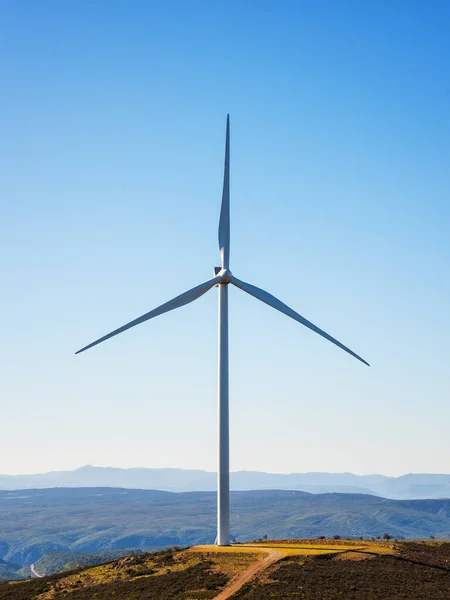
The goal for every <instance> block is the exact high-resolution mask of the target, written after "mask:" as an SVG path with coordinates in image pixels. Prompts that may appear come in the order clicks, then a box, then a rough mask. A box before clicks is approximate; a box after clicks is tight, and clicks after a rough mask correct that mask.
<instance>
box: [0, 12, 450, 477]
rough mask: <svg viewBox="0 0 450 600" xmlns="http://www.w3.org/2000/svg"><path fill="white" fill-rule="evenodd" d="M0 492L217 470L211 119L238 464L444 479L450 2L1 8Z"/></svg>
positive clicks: (449, 352)
mask: <svg viewBox="0 0 450 600" xmlns="http://www.w3.org/2000/svg"><path fill="white" fill-rule="evenodd" d="M0 23H1V25H0V48H1V51H0V68H1V81H2V93H1V97H0V105H1V108H2V110H1V111H0V130H1V132H2V134H1V136H0V160H1V164H2V166H3V168H2V177H1V179H0V198H1V211H2V213H1V214H2V218H1V219H0V246H1V253H0V256H1V259H0V260H1V263H2V269H1V271H2V284H3V285H2V290H3V291H2V294H1V295H0V314H1V335H2V344H1V347H0V396H1V405H2V420H1V425H0V433H1V435H0V472H2V473H19V472H21V473H26V472H37V471H47V470H51V469H71V468H75V467H77V466H80V465H82V464H87V463H90V464H96V465H110V466H121V467H127V466H148V467H184V468H205V469H209V470H214V469H215V463H216V454H215V448H216V378H217V375H216V369H217V364H216V363H217V355H216V352H217V350H216V344H217V298H216V291H215V290H213V291H212V292H210V293H209V294H207V295H206V296H205V297H204V298H202V299H200V300H199V301H198V302H196V303H194V304H191V305H189V306H187V307H184V308H182V309H180V310H178V311H175V312H172V313H169V314H167V315H164V316H162V317H160V318H158V319H156V320H154V321H152V322H150V323H147V324H144V325H142V326H140V327H139V328H136V329H133V330H131V331H129V332H127V333H125V334H123V335H122V336H120V337H117V338H114V339H113V340H110V341H109V342H107V343H105V344H103V345H101V346H99V347H97V348H94V349H92V350H90V351H89V352H87V353H85V354H82V355H80V356H76V357H75V356H74V354H73V353H74V352H75V351H76V350H77V349H79V348H80V347H81V346H84V345H85V344H87V343H89V342H90V341H92V340H94V339H96V338H97V337H99V336H100V335H102V334H104V333H107V332H108V331H110V330H112V329H114V328H116V327H117V326H120V325H121V324H123V323H125V322H127V321H129V320H131V319H132V318H135V317H137V316H139V315H140V314H142V313H144V312H147V311H148V310H150V309H151V308H153V307H155V306H157V305H159V304H161V303H162V302H164V301H166V300H168V299H170V298H171V297H173V296H175V295H177V294H179V293H181V292H182V291H184V290H185V289H187V288H190V287H193V286H194V285H197V284H198V283H200V282H202V281H204V280H205V279H208V278H209V277H210V276H211V274H212V269H213V267H214V266H215V265H217V264H219V253H218V246H217V224H218V217H219V210H220V198H221V187H222V177H223V153H224V141H225V119H226V114H227V113H228V112H229V113H230V114H231V218H232V223H231V227H232V229H231V243H232V248H231V268H232V270H233V272H235V273H236V275H237V276H238V277H240V278H242V279H244V280H245V281H250V282H251V283H254V284H255V285H258V286H260V287H263V288H265V289H267V290H268V291H270V292H271V293H273V294H275V295H276V296H278V297H279V298H280V299H282V300H283V301H284V302H286V303H287V304H289V305H291V306H292V307H293V308H294V309H296V310H298V311H299V312H300V313H301V314H303V315H304V316H305V317H307V318H308V319H310V320H312V321H313V322H315V323H316V324H317V325H319V326H320V327H322V328H324V329H325V330H326V331H328V332H329V333H330V334H331V335H333V336H335V337H337V338H338V339H339V340H341V341H342V342H343V343H344V344H346V345H348V346H349V347H350V348H352V349H353V350H354V351H355V352H357V353H359V354H361V355H362V356H363V357H364V358H366V359H367V360H368V361H369V362H370V363H371V364H372V367H371V368H370V369H367V368H366V367H364V366H363V365H361V364H360V363H359V362H357V361H356V360H354V359H352V358H351V357H349V356H348V355H346V354H345V353H344V352H342V351H340V350H338V349H337V348H335V347H334V346H332V345H331V344H329V343H327V342H326V341H325V340H323V339H321V338H319V337H318V336H315V335H314V334H313V333H311V332H310V331H308V330H306V329H305V328H302V327H301V326H300V325H298V324H297V323H295V322H294V321H291V320H289V319H288V318H287V317H285V316H283V315H281V314H279V313H277V312H275V311H273V310H271V309H270V308H268V307H267V306H265V305H263V304H260V303H258V302H257V301H256V300H254V299H253V298H250V297H249V296H246V295H244V294H243V293H241V292H240V291H239V290H237V289H232V290H231V293H230V311H231V312H230V327H231V331H230V334H231V444H232V446H231V448H232V455H231V467H232V469H233V470H238V469H248V470H265V471H273V472H291V471H353V472H356V473H374V472H379V473H384V474H387V475H399V474H402V473H406V472H450V462H449V456H450V436H449V435H448V423H449V421H450V404H449V398H450V383H449V364H450V335H449V334H450V316H449V306H450V278H449V264H450V236H449V231H450V198H449V190H450V169H449V166H448V165H449V161H450V117H449V115H450V70H449V63H450V38H449V36H448V27H449V23H450V4H448V2H440V1H433V2H431V3H429V2H424V1H423V2H422V1H414V2H403V1H400V0H399V1H396V2H395V3H393V2H374V1H373V2H372V1H371V2H364V3H361V2H356V1H355V2H353V1H349V0H343V1H342V2H334V1H331V0H329V1H318V2H312V1H311V2H309V1H302V2H297V1H295V2H293V1H292V2H290V1H288V0H285V1H283V2H274V1H270V2H269V1H261V2H241V1H239V2H238V1H234V0H232V1H229V2H222V1H217V2H206V1H205V2H203V1H199V0H194V1H193V2H189V3H188V2H181V1H180V2H177V1H170V2H157V1H152V2H138V1H132V2H128V3H124V2H114V1H108V2H106V1H103V0H102V1H96V2H59V1H56V0H55V1H53V2H51V1H47V0H42V1H41V2H39V3H38V2H31V0H30V1H26V2H25V1H23V0H16V1H14V2H13V1H7V2H4V3H2V4H1V6H0Z"/></svg>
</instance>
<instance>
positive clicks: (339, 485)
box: [0, 465, 450, 500]
mask: <svg viewBox="0 0 450 600" xmlns="http://www.w3.org/2000/svg"><path fill="white" fill-rule="evenodd" d="M53 487H122V488H130V489H143V490H162V491H168V492H189V491H214V490H215V489H216V474H215V473H212V472H209V471H200V470H188V469H147V468H130V469H118V468H114V467H92V466H89V465H88V466H85V467H80V468H79V469H75V470H74V471H51V472H49V473H39V474H35V475H0V490H18V489H42V488H53ZM231 488H232V489H233V490H236V491H239V490H242V491H244V490H266V489H280V490H283V489H284V490H301V491H305V492H310V493H313V494H321V493H331V492H339V493H351V494H358V493H359V494H374V495H375V496H382V497H383V498H392V499H397V500H402V499H409V498H410V499H427V498H450V475H447V474H426V473H425V474H420V473H411V474H408V475H401V476H400V477H386V476H384V475H354V474H353V473H290V474H277V473H263V472H258V471H237V472H235V473H231Z"/></svg>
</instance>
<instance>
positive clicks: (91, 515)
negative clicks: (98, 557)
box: [0, 488, 450, 567]
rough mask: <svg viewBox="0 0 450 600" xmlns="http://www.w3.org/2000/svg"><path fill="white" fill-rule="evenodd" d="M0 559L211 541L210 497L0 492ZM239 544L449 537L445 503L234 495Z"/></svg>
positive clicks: (21, 560)
mask: <svg viewBox="0 0 450 600" xmlns="http://www.w3.org/2000/svg"><path fill="white" fill-rule="evenodd" d="M0 522H1V529H0V559H3V560H4V561H6V562H7V563H13V564H16V565H18V566H19V567H24V566H27V565H30V564H32V563H36V562H37V561H38V560H39V559H40V558H41V557H43V556H44V555H45V554H48V553H55V552H56V553H65V552H77V553H91V552H104V551H105V550H119V551H123V550H125V549H138V548H141V549H142V548H145V549H147V548H164V547H168V546H175V545H177V546H190V545H193V544H204V543H212V542H213V541H214V539H215V530H216V496H215V494H214V493H213V492H190V493H183V494H175V493H170V492H157V491H148V490H124V489H114V488H57V489H51V490H22V491H16V492H5V491H3V492H0ZM231 527H232V537H235V538H237V540H238V541H241V540H245V539H247V540H248V539H256V538H260V537H263V536H264V534H267V535H268V537H269V538H272V539H281V538H294V537H295V538H304V537H317V536H319V535H325V536H327V537H331V536H333V535H340V536H341V537H353V538H358V537H360V536H363V537H372V536H382V535H383V534H384V533H385V532H388V533H390V534H391V535H392V536H393V537H394V538H399V539H404V538H416V539H419V538H426V539H428V538H429V537H430V535H433V536H436V538H439V539H450V500H386V499H383V498H378V497H376V496H370V495H363V494H320V495H313V494H307V493H305V492H295V491H291V492H287V491H252V492H232V494H231Z"/></svg>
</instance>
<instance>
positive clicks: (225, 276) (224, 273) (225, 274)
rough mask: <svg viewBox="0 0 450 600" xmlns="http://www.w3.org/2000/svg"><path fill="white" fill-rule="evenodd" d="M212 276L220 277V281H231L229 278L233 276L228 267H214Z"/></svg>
mask: <svg viewBox="0 0 450 600" xmlns="http://www.w3.org/2000/svg"><path fill="white" fill-rule="evenodd" d="M214 277H220V281H219V283H218V284H217V285H219V284H220V283H231V278H232V277H233V275H232V273H231V271H230V269H224V268H223V267H214Z"/></svg>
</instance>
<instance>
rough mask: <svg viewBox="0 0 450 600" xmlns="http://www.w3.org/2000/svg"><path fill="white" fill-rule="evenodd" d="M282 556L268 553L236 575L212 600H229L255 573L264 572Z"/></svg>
mask: <svg viewBox="0 0 450 600" xmlns="http://www.w3.org/2000/svg"><path fill="white" fill-rule="evenodd" d="M283 556H285V554H284V553H283V552H279V551H278V550H273V551H272V552H269V554H268V555H267V556H266V557H265V558H263V559H261V560H258V562H256V563H254V564H252V565H250V567H249V568H248V569H247V570H246V571H244V572H243V573H241V574H240V575H238V576H237V577H236V579H233V581H232V582H231V583H230V585H228V586H227V587H226V588H225V589H224V590H222V591H221V592H220V594H219V595H218V596H216V597H215V598H214V600H228V598H231V596H232V595H233V594H235V593H236V592H237V591H238V590H239V589H240V588H241V587H242V586H243V585H244V583H247V581H250V579H252V578H253V577H254V576H255V575H256V574H257V573H260V572H261V571H264V570H265V569H267V567H269V566H270V565H272V564H273V563H274V562H276V561H277V560H280V558H283Z"/></svg>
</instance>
